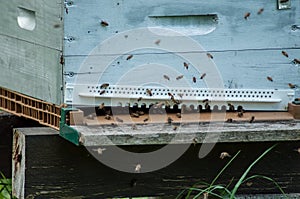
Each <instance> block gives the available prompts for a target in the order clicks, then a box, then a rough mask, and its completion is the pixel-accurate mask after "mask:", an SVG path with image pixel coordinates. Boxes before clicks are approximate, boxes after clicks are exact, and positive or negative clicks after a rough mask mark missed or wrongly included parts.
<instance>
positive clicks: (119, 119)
mask: <svg viewBox="0 0 300 199" xmlns="http://www.w3.org/2000/svg"><path fill="white" fill-rule="evenodd" d="M116 121H117V122H120V123H122V122H124V120H122V119H121V118H119V117H116Z"/></svg>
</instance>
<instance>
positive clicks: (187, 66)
mask: <svg viewBox="0 0 300 199" xmlns="http://www.w3.org/2000/svg"><path fill="white" fill-rule="evenodd" d="M183 66H184V68H186V69H187V70H188V69H189V64H188V63H186V62H183Z"/></svg>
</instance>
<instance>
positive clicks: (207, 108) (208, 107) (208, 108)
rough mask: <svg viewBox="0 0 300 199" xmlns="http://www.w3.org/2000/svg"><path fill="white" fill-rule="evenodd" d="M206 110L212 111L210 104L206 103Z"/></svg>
mask: <svg viewBox="0 0 300 199" xmlns="http://www.w3.org/2000/svg"><path fill="white" fill-rule="evenodd" d="M204 108H205V110H207V111H209V110H210V105H209V103H208V102H206V103H205V105H204Z"/></svg>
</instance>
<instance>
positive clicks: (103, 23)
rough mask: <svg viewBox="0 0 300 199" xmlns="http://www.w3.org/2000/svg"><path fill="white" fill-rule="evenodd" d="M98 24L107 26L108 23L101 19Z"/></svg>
mask: <svg viewBox="0 0 300 199" xmlns="http://www.w3.org/2000/svg"><path fill="white" fill-rule="evenodd" d="M100 24H101V26H103V27H107V26H108V25H109V24H108V23H107V22H106V21H104V20H101V22H100Z"/></svg>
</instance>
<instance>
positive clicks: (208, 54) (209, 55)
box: [206, 53, 214, 59]
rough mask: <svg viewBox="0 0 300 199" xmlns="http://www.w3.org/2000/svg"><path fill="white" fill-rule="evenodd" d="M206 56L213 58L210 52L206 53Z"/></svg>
mask: <svg viewBox="0 0 300 199" xmlns="http://www.w3.org/2000/svg"><path fill="white" fill-rule="evenodd" d="M206 55H207V57H208V58H210V59H213V58H214V57H213V56H212V54H210V53H206Z"/></svg>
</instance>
